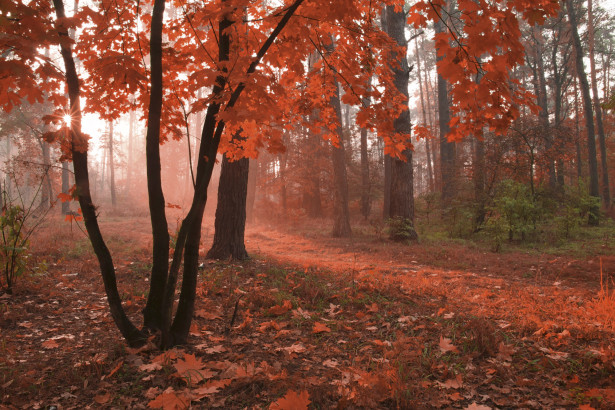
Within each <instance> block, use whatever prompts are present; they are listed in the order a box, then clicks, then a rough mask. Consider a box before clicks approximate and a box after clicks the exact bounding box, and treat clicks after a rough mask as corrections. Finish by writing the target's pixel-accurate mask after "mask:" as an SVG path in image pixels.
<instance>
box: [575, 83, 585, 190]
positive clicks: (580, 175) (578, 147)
mask: <svg viewBox="0 0 615 410" xmlns="http://www.w3.org/2000/svg"><path fill="white" fill-rule="evenodd" d="M578 88H579V87H578V85H577V77H576V76H575V78H574V123H575V135H576V138H575V148H576V150H577V178H578V179H579V180H581V178H583V156H582V155H581V154H582V153H581V143H580V142H579V137H580V135H581V127H580V126H579V90H578ZM577 182H578V181H577Z"/></svg>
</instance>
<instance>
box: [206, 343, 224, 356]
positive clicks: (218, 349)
mask: <svg viewBox="0 0 615 410" xmlns="http://www.w3.org/2000/svg"><path fill="white" fill-rule="evenodd" d="M204 352H205V353H207V354H214V353H222V352H226V348H225V347H224V346H222V345H216V346H213V347H210V348H208V349H205V350H204Z"/></svg>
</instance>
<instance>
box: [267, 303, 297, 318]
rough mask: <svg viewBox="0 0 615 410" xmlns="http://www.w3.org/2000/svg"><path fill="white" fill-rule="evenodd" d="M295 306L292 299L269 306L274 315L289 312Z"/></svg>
mask: <svg viewBox="0 0 615 410" xmlns="http://www.w3.org/2000/svg"><path fill="white" fill-rule="evenodd" d="M292 308H293V304H292V303H291V302H290V300H285V301H284V302H283V303H282V304H281V305H277V306H273V307H270V308H269V313H271V314H272V315H276V316H280V315H283V314H284V313H286V312H288V311H289V310H291V309H292Z"/></svg>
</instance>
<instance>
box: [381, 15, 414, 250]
mask: <svg viewBox="0 0 615 410" xmlns="http://www.w3.org/2000/svg"><path fill="white" fill-rule="evenodd" d="M386 20H387V34H389V36H390V37H391V38H393V39H394V40H395V41H396V43H397V45H398V46H399V47H400V55H397V56H395V58H396V60H397V62H396V63H392V64H391V68H392V69H393V73H394V84H395V88H397V91H399V93H400V94H401V95H402V96H403V98H404V100H403V101H404V103H405V109H404V110H403V111H402V112H401V114H400V115H399V117H397V118H396V119H395V120H394V122H393V126H394V127H395V132H396V133H399V134H402V135H404V136H405V137H406V138H407V144H408V148H406V149H405V150H404V152H403V153H402V155H403V156H404V157H405V158H404V159H405V161H404V160H401V159H398V158H392V159H391V189H390V204H389V216H390V217H391V218H393V219H396V220H398V221H401V223H402V224H403V228H402V229H403V232H400V231H397V232H391V238H392V239H395V240H400V239H412V240H416V239H418V235H417V234H416V231H415V230H414V186H413V184H414V176H413V169H412V149H411V147H410V146H411V142H410V131H411V128H410V127H411V125H410V109H409V108H408V75H409V74H410V69H409V67H408V60H407V58H406V52H407V41H406V35H405V28H406V17H405V14H404V13H403V12H401V11H399V12H396V11H395V6H392V5H387V6H386Z"/></svg>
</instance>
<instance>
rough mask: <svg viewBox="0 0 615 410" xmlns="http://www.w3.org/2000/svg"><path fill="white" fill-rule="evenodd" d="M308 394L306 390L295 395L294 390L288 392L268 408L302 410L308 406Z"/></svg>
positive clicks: (272, 409)
mask: <svg viewBox="0 0 615 410" xmlns="http://www.w3.org/2000/svg"><path fill="white" fill-rule="evenodd" d="M310 403H311V402H310V399H309V394H308V392H307V390H303V391H302V392H301V393H297V392H295V391H294V390H289V391H288V392H287V393H286V395H285V396H284V397H282V398H281V399H278V400H276V401H275V402H274V403H272V404H271V406H269V409H271V410H274V409H275V410H304V409H307V408H308V405H309V404H310Z"/></svg>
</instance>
